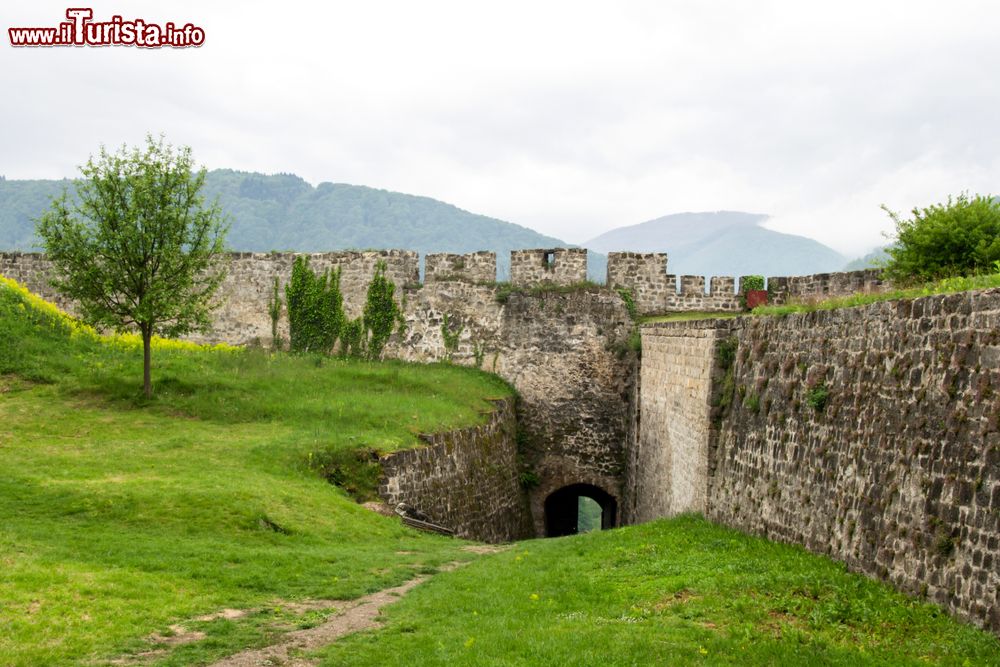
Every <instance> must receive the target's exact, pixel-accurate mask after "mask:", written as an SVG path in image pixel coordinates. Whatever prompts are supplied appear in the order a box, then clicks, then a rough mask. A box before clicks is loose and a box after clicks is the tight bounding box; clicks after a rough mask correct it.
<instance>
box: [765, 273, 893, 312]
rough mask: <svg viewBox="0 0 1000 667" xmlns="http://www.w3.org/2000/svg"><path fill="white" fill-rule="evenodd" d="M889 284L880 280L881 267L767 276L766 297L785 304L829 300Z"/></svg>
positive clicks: (872, 290)
mask: <svg viewBox="0 0 1000 667" xmlns="http://www.w3.org/2000/svg"><path fill="white" fill-rule="evenodd" d="M891 287H892V286H891V285H890V284H889V283H888V282H887V281H885V280H883V277H882V271H881V270H880V269H863V270H861V271H845V272H842V273H816V274H813V275H811V276H790V277H777V278H768V279H767V291H768V297H769V299H770V302H771V303H774V304H783V303H786V302H787V301H788V300H789V299H790V298H796V299H809V298H817V299H829V298H831V297H838V296H848V295H850V294H858V293H866V294H867V293H872V292H885V291H887V290H889V289H891Z"/></svg>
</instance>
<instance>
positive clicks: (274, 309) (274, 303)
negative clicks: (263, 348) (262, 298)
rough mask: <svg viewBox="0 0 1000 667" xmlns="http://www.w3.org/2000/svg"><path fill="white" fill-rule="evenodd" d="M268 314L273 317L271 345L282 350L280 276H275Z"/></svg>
mask: <svg viewBox="0 0 1000 667" xmlns="http://www.w3.org/2000/svg"><path fill="white" fill-rule="evenodd" d="M267 314H268V316H269V317H270V318H271V347H272V348H273V349H275V350H280V349H281V340H280V339H279V337H278V322H279V321H280V320H281V292H280V290H279V287H278V276H275V277H274V285H273V286H272V289H271V297H270V298H269V299H268V300H267Z"/></svg>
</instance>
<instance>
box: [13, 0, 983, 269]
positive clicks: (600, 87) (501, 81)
mask: <svg viewBox="0 0 1000 667" xmlns="http://www.w3.org/2000/svg"><path fill="white" fill-rule="evenodd" d="M18 4H20V6H18ZM95 5H96V6H94V11H95V15H96V17H97V18H107V17H109V16H111V15H112V14H114V13H120V14H122V15H124V16H125V17H126V18H132V17H142V18H145V19H148V20H151V21H158V22H165V21H167V20H174V21H179V22H186V21H191V22H194V23H196V24H199V25H201V26H203V27H204V28H205V31H206V34H207V40H206V44H205V46H204V47H202V48H201V49H192V50H184V51H181V50H177V51H175V50H157V51H143V50H139V49H134V48H121V47H119V48H104V49H94V48H86V49H85V48H59V49H13V48H11V47H10V46H9V45H7V44H6V43H4V45H3V46H2V47H0V86H2V87H3V90H4V91H6V92H7V95H5V98H6V99H5V104H4V105H2V108H0V138H2V143H0V145H2V146H3V148H2V151H0V173H2V174H5V175H6V176H7V177H8V178H52V177H61V176H70V175H73V173H74V166H75V165H77V164H79V163H81V162H82V161H83V160H84V159H85V158H86V156H87V155H88V154H90V153H92V152H93V151H94V150H95V149H96V148H97V145H98V144H99V143H101V142H104V143H107V144H111V145H118V144H121V143H123V142H129V143H134V142H136V141H139V140H141V138H142V136H143V135H144V134H145V133H146V132H147V131H152V132H159V131H163V132H165V133H166V134H167V136H168V137H169V138H170V139H171V140H173V141H175V142H177V143H184V144H190V145H191V146H192V147H193V148H194V151H195V155H196V157H197V158H198V159H200V160H201V161H203V162H205V163H206V164H208V165H209V166H210V167H233V168H238V169H247V170H258V171H265V172H277V171H286V172H295V173H298V174H300V175H302V176H303V177H305V178H306V179H307V180H309V181H311V182H313V183H316V182H319V181H339V182H349V183H359V184H365V185H372V186H376V187H385V188H389V189H394V190H399V191H404V192H411V193H415V194H423V195H427V196H432V197H436V198H439V199H443V200H445V201H448V202H451V203H454V204H456V205H458V206H461V207H463V208H466V209H469V210H472V211H475V212H479V213H484V214H487V215H493V216H496V217H500V218H503V219H507V220H510V221H512V222H517V223H520V224H525V225H529V226H531V227H534V228H536V229H538V230H539V231H541V232H544V233H547V234H551V235H554V236H558V237H561V238H564V239H566V240H568V241H572V242H581V241H583V240H585V239H587V238H589V237H591V236H594V235H596V234H599V233H600V232H602V231H605V230H606V229H608V228H611V227H613V226H617V225H622V224H634V223H637V222H641V221H643V220H647V219H649V218H652V217H656V216H659V215H663V214H667V213H672V212H678V211H685V210H717V209H735V210H747V211H753V212H763V213H771V214H772V215H773V216H774V217H773V219H772V221H771V222H770V223H769V226H772V227H773V228H775V229H780V230H783V231H789V232H794V233H799V234H805V235H808V236H812V237H814V238H817V239H819V240H821V241H823V242H825V243H829V244H831V245H833V246H834V247H836V248H837V249H839V250H841V251H844V252H848V253H852V254H856V253H860V252H862V251H863V250H865V249H866V248H867V247H870V246H872V245H875V244H877V243H880V242H881V237H880V232H881V231H882V230H884V229H888V228H889V224H888V219H887V217H886V216H885V214H884V213H883V212H882V211H881V210H879V208H878V205H879V204H880V203H886V204H887V205H889V206H890V207H892V208H894V209H897V210H900V209H901V210H906V209H909V208H910V207H911V206H913V205H918V204H919V205H924V204H928V203H932V202H934V201H939V200H941V199H943V198H944V197H946V196H947V194H949V193H954V192H958V191H960V190H964V189H968V190H971V191H982V192H995V191H997V189H998V188H997V184H998V182H1000V159H998V157H997V156H998V155H1000V136H998V134H997V133H996V131H995V124H996V123H995V110H996V109H997V108H1000V86H998V85H997V84H996V81H995V72H994V70H995V67H996V63H997V62H1000V45H998V42H997V40H996V39H995V36H994V34H995V25H996V24H997V19H1000V6H998V5H996V4H995V3H991V2H971V1H970V2H962V1H959V2H953V3H949V4H948V5H943V4H941V3H937V2H935V3H930V2H880V3H872V2H864V3H862V2H847V3H844V2H841V3H835V4H834V3H830V4H828V5H826V6H823V7H818V6H817V5H816V4H815V3H801V2H777V1H773V2H763V3H744V2H736V1H732V2H694V1H688V2H624V3H612V2H563V1H560V2H537V1H536V2H531V3H528V2H520V1H517V2H504V3H492V4H486V3H478V2H477V3H470V2H434V1H424V2H419V3H415V2H401V1H400V2H366V3H346V2H331V3H326V4H324V5H321V6H320V5H316V4H314V3H305V2H286V3H282V4H280V5H278V4H275V3H271V2H227V3H212V4H210V5H209V4H208V3H202V2H193V1H191V0H179V1H176V2H172V3H169V4H167V3H154V2H148V1H146V2H138V1H133V0H130V1H129V2H127V3H126V2H123V1H121V0H119V1H118V2H103V3H99V4H97V3H95ZM65 8H66V5H65V4H64V3H56V2H51V1H49V0H44V1H36V2H32V3H5V5H4V6H3V7H2V8H0V27H3V28H7V27H11V26H21V25H54V24H55V23H57V22H58V21H59V19H60V17H61V16H62V15H63V12H64V11H65Z"/></svg>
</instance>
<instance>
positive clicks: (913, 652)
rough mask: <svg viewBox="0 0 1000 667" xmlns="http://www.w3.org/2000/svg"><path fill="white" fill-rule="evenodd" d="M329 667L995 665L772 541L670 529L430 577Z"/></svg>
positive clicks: (981, 644) (977, 637) (654, 527)
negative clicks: (396, 666) (399, 666)
mask: <svg viewBox="0 0 1000 667" xmlns="http://www.w3.org/2000/svg"><path fill="white" fill-rule="evenodd" d="M385 615H386V617H387V621H388V623H387V625H386V627H385V628H384V629H382V630H378V631H374V632H369V633H364V634H358V635H354V636H352V637H347V638H345V639H343V640H341V641H339V642H337V643H336V644H334V645H331V646H330V647H328V648H327V649H326V650H324V651H322V652H320V655H321V656H322V658H323V660H322V662H321V664H322V665H324V667H331V666H334V665H352V666H353V665H357V666H366V665H371V666H373V667H374V666H376V665H394V664H402V663H403V662H404V661H403V660H402V659H401V658H402V656H406V660H405V664H410V665H470V666H471V665H525V666H528V665H532V666H534V665H552V666H556V665H580V666H583V665H592V666H594V667H607V666H611V665H702V664H729V665H848V666H852V667H855V666H857V665H922V664H946V665H997V664H1000V642H998V641H997V639H996V638H995V637H992V636H991V635H989V634H987V633H985V632H982V631H979V630H976V629H975V628H973V627H970V626H963V625H961V624H959V623H958V622H956V621H955V620H953V619H951V618H949V617H947V616H946V615H945V614H944V612H942V611H941V610H940V609H938V608H936V607H934V606H932V605H929V604H926V603H923V602H917V601H914V600H912V599H908V598H906V597H904V596H902V595H900V594H898V593H896V592H893V591H892V590H891V589H890V588H889V587H888V586H887V585H885V584H882V583H878V582H875V581H872V580H869V579H866V578H865V577H863V576H860V575H857V574H850V573H847V572H846V571H845V569H844V566H843V565H841V564H838V563H834V562H833V561H831V560H829V559H827V558H823V557H821V556H816V555H813V554H809V553H807V552H806V551H805V550H803V549H801V548H798V547H794V546H789V545H785V544H777V543H774V542H768V541H767V540H764V539H761V538H756V537H750V536H747V535H744V534H741V533H738V532H736V531H733V530H729V529H726V528H722V527H719V526H714V525H712V524H710V523H708V522H706V521H704V520H702V519H699V518H697V517H691V516H686V517H678V518H675V519H671V520H661V521H655V522H652V523H648V524H644V525H641V526H633V527H629V528H622V529H620V530H615V531H603V532H601V531H598V532H592V533H586V534H584V535H578V536H574V537H569V538H562V539H558V540H539V541H535V542H530V543H523V544H520V545H516V546H515V547H514V548H512V549H510V550H508V551H506V552H503V553H499V554H496V555H493V556H490V557H488V558H485V559H482V560H479V561H476V562H474V563H472V564H471V565H468V566H467V567H465V568H462V569H460V570H457V571H455V572H449V573H446V574H440V575H437V576H435V577H434V578H433V579H432V580H431V581H429V582H428V583H426V584H425V585H423V586H420V587H418V588H417V589H415V590H414V591H412V592H411V593H410V594H409V595H408V596H407V597H405V598H404V599H403V600H401V601H400V602H398V603H396V604H395V605H393V606H391V607H389V608H388V609H387V610H386V612H385Z"/></svg>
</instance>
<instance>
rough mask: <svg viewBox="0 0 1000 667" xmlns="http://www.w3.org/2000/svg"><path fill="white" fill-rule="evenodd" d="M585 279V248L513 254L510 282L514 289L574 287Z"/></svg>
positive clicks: (523, 251)
mask: <svg viewBox="0 0 1000 667" xmlns="http://www.w3.org/2000/svg"><path fill="white" fill-rule="evenodd" d="M586 279H587V251H586V250H585V249H584V248H553V249H551V250H513V251H511V253H510V281H511V283H513V284H514V285H518V286H528V287H530V286H533V285H543V284H552V285H573V284H576V283H582V282H584V281H585V280H586Z"/></svg>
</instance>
